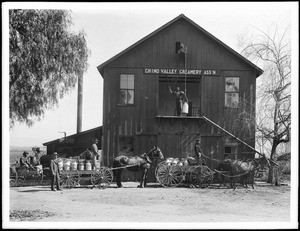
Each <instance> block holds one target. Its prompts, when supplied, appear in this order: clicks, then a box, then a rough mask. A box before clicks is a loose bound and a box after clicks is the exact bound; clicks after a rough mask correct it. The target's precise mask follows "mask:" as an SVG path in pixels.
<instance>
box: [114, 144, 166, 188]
mask: <svg viewBox="0 0 300 231" xmlns="http://www.w3.org/2000/svg"><path fill="white" fill-rule="evenodd" d="M155 158H159V159H161V160H163V159H164V155H163V154H162V152H161V150H160V148H159V147H156V146H154V147H153V148H152V149H151V150H150V151H149V152H148V153H143V154H141V155H139V156H135V157H128V156H124V155H122V156H118V157H116V158H115V159H114V161H113V168H115V169H113V172H114V175H115V177H116V180H117V186H118V187H119V188H121V187H123V186H122V183H121V175H122V171H123V168H126V169H128V170H129V171H133V172H139V171H142V178H141V181H140V185H139V187H140V188H144V187H146V185H147V173H148V170H149V169H150V165H151V163H152V161H153V160H154V159H155ZM127 166H128V167H127Z"/></svg>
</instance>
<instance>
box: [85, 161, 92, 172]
mask: <svg viewBox="0 0 300 231" xmlns="http://www.w3.org/2000/svg"><path fill="white" fill-rule="evenodd" d="M85 170H92V164H91V162H90V161H89V160H87V161H86V163H85Z"/></svg>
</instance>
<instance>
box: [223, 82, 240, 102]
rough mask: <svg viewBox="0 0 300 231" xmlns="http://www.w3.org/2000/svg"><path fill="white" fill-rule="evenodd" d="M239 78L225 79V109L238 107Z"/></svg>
mask: <svg viewBox="0 0 300 231" xmlns="http://www.w3.org/2000/svg"><path fill="white" fill-rule="evenodd" d="M239 92H240V78H239V77H226V79H225V107H230V108H237V107H238V106H239Z"/></svg>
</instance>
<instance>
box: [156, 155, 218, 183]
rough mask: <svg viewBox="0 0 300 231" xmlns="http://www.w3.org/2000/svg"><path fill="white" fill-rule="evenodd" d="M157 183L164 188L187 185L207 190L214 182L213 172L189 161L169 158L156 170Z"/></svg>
mask: <svg viewBox="0 0 300 231" xmlns="http://www.w3.org/2000/svg"><path fill="white" fill-rule="evenodd" d="M155 176H156V179H157V181H158V182H159V183H160V184H161V185H162V186H163V187H177V186H179V185H180V184H182V183H187V184H189V185H191V186H194V187H200V188H206V187H208V186H209V185H210V183H211V182H212V180H213V171H212V170H211V169H210V168H208V167H207V166H205V165H195V164H189V163H188V162H187V160H185V159H182V160H181V161H179V160H178V159H177V158H168V159H166V160H165V161H162V162H160V163H159V164H158V165H157V167H156V169H155Z"/></svg>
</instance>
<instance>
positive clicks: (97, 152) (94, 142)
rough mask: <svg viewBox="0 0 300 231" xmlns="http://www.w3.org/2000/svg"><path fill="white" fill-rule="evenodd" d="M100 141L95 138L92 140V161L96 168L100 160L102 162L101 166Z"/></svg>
mask: <svg viewBox="0 0 300 231" xmlns="http://www.w3.org/2000/svg"><path fill="white" fill-rule="evenodd" d="M98 142H99V141H98V139H97V138H94V139H92V147H91V151H92V154H93V157H92V160H93V164H94V167H96V161H97V160H99V161H100V164H101V153H100V150H99V149H98V145H97V144H98Z"/></svg>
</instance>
